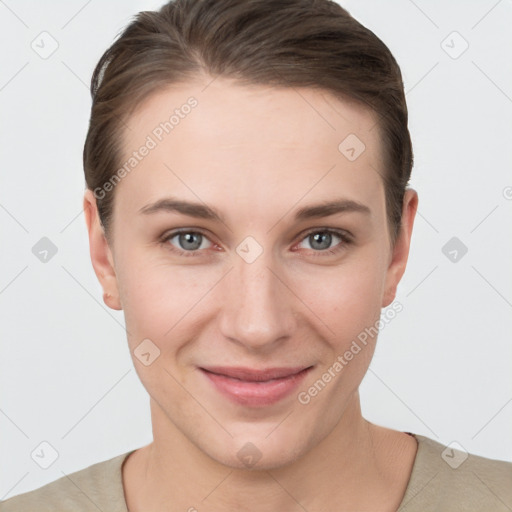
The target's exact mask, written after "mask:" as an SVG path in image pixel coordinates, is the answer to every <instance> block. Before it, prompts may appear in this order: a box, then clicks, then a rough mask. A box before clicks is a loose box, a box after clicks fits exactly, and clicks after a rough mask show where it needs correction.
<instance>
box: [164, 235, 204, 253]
mask: <svg viewBox="0 0 512 512" xmlns="http://www.w3.org/2000/svg"><path fill="white" fill-rule="evenodd" d="M174 239H175V242H174V243H173V240H174ZM206 242H209V243H211V242H210V241H209V239H208V238H207V237H206V235H205V234H204V233H201V232H200V231H192V230H186V229H183V230H181V231H174V232H172V233H169V234H167V235H164V237H163V238H162V239H161V243H162V244H165V245H166V246H167V247H168V248H169V249H171V250H172V251H173V252H176V253H177V254H178V255H180V256H198V255H199V254H200V251H199V249H208V248H209V246H208V244H207V243H206ZM169 246H170V247H169Z"/></svg>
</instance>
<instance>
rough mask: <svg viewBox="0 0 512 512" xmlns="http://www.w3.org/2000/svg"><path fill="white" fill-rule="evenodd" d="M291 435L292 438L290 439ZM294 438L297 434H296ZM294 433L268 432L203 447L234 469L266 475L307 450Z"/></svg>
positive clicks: (207, 452) (220, 461)
mask: <svg viewBox="0 0 512 512" xmlns="http://www.w3.org/2000/svg"><path fill="white" fill-rule="evenodd" d="M289 434H290V435H289ZM293 434H295V436H296V435H297V434H298V432H297V430H294V432H293ZM293 434H292V433H288V432H287V431H286V430H283V431H282V432H280V434H279V435H278V434H277V433H275V432H274V433H272V434H270V436H269V435H268V431H267V430H266V431H265V433H261V434H260V435H243V436H236V437H234V438H231V439H230V440H229V441H228V442H227V443H226V442H224V443H222V442H219V443H215V449H214V450H211V449H210V448H211V446H200V445H199V448H200V449H201V450H202V451H204V452H205V453H206V454H207V455H208V456H210V457H211V458H212V459H214V460H216V461H217V462H219V463H220V464H223V465H224V466H227V467H229V468H232V469H243V470H248V471H264V470H271V469H278V468H282V467H284V466H287V465H289V464H291V463H293V462H294V461H296V460H297V459H298V458H299V457H300V456H301V455H302V454H303V453H304V452H305V450H306V447H305V446H304V443H305V441H304V439H295V438H294V437H295V436H294V435H293Z"/></svg>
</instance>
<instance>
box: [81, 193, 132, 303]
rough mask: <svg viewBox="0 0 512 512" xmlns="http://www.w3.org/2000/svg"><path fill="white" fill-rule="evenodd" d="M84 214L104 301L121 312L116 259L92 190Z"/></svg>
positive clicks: (85, 201)
mask: <svg viewBox="0 0 512 512" xmlns="http://www.w3.org/2000/svg"><path fill="white" fill-rule="evenodd" d="M84 214H85V222H86V225H87V231H88V235H89V252H90V256H91V263H92V266H93V268H94V272H95V274H96V277H97V278H98V281H99V282H100V284H101V286H102V288H103V291H104V293H103V301H104V302H105V304H106V305H107V306H108V307H109V308H111V309H116V310H121V309H123V308H122V306H121V301H120V297H119V289H118V283H117V275H116V272H115V268H114V258H113V256H112V252H111V249H110V246H109V244H108V242H107V238H106V236H105V232H104V230H103V226H102V225H101V222H100V218H99V215H98V208H97V204H96V198H95V197H94V194H93V193H92V191H91V190H90V189H86V190H85V194H84Z"/></svg>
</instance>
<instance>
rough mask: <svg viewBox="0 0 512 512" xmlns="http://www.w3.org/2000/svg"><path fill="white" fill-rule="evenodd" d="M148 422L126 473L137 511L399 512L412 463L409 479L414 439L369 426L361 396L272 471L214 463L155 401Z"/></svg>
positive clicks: (130, 500)
mask: <svg viewBox="0 0 512 512" xmlns="http://www.w3.org/2000/svg"><path fill="white" fill-rule="evenodd" d="M151 416H152V425H153V438H154V441H153V442H152V443H151V444H149V445H147V446H145V447H144V448H141V449H139V450H137V451H136V452H135V453H134V454H132V455H133V460H132V461H131V462H132V464H131V465H129V466H128V465H126V469H123V471H124V472H125V473H124V474H125V481H126V482H128V485H126V486H125V493H126V489H128V490H129V491H130V493H126V494H127V496H126V498H127V504H128V506H129V509H130V510H133V511H137V510H147V511H150V510H160V511H162V510H168V511H171V510H172V511H174V510H190V511H193V510H194V509H196V510H212V511H215V512H224V511H232V510H235V509H236V510H248V509H249V508H250V510H251V512H259V511H261V512H263V511H268V510H304V509H306V510H340V511H341V510H396V508H397V507H398V505H399V503H400V500H401V497H402V496H403V493H404V492H405V486H406V483H407V480H408V475H409V474H410V469H411V467H412V462H413V460H414V457H412V458H411V457H410V456H409V459H408V462H409V465H408V467H405V473H404V467H403V460H400V461H399V459H400V456H399V455H397V453H399V452H400V451H401V450H402V452H403V450H405V449H406V448H405V446H406V444H407V447H408V448H407V449H410V447H411V444H409V442H408V441H406V442H405V443H404V437H409V436H407V435H405V434H402V433H400V432H395V431H391V430H389V429H384V428H382V427H378V426H376V425H372V424H371V423H369V422H368V421H366V420H365V419H364V418H363V417H362V415H361V408H360V402H359V393H358V392H357V391H356V392H355V393H354V395H353V396H352V398H351V400H350V402H349V403H348V405H347V408H346V409H345V411H344V412H343V414H342V417H341V419H340V421H339V422H338V423H337V425H336V426H335V428H334V429H333V430H332V431H331V433H330V434H329V435H328V436H327V437H325V438H324V439H323V440H322V441H321V442H320V443H318V444H317V445H316V446H315V447H314V448H313V449H311V450H309V451H308V452H307V454H306V455H304V456H303V457H301V458H299V459H297V460H295V461H293V462H291V463H289V464H287V465H284V466H280V467H276V468H273V469H270V470H254V469H253V470H249V469H237V468H231V467H227V466H225V465H223V464H221V463H219V462H217V461H216V460H213V459H212V458H210V457H209V456H208V455H206V454H205V453H204V452H202V451H201V450H199V449H198V448H197V447H196V446H195V445H194V444H193V443H191V442H190V440H189V439H188V438H187V437H185V436H184V435H183V434H182V432H181V431H180V430H178V429H177V428H176V426H175V425H174V424H173V423H172V422H171V421H170V420H169V418H168V417H167V416H166V415H165V413H164V412H163V411H162V409H161V408H160V407H159V406H158V404H156V402H154V401H153V400H152V401H151ZM391 433H394V435H393V434H391ZM399 439H400V441H399ZM412 442H414V444H415V441H412ZM391 445H392V446H391ZM398 445H400V446H398ZM397 447H398V451H397ZM390 448H392V449H390ZM409 453H411V454H412V452H409ZM399 462H402V464H400V463H399ZM404 475H405V479H404V478H403V476H404ZM397 477H398V478H400V477H402V482H400V485H399V488H397V484H396V478H397ZM130 482H132V484H133V485H131V484H130ZM383 503H384V504H385V505H384V506H383V505H382V504H383Z"/></svg>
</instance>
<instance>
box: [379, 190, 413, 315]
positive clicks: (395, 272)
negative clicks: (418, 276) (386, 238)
mask: <svg viewBox="0 0 512 512" xmlns="http://www.w3.org/2000/svg"><path fill="white" fill-rule="evenodd" d="M417 210H418V193H417V192H416V191H415V190H414V189H412V188H408V189H406V191H405V194H404V202H403V209H402V226H401V228H400V232H399V234H398V237H397V240H396V243H395V247H394V248H393V251H392V254H391V261H390V263H389V267H388V270H387V274H386V282H385V288H384V294H383V298H382V307H383V308H385V307H386V306H389V305H390V304H391V303H392V302H393V300H394V299H395V296H396V289H397V287H398V283H399V282H400V279H402V276H403V275H404V272H405V267H406V265H407V259H408V257H409V248H410V245H411V236H412V227H413V224H414V219H415V217H416V211H417Z"/></svg>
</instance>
